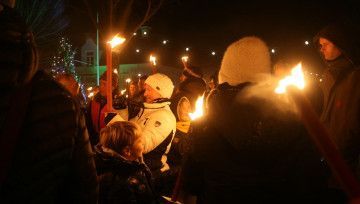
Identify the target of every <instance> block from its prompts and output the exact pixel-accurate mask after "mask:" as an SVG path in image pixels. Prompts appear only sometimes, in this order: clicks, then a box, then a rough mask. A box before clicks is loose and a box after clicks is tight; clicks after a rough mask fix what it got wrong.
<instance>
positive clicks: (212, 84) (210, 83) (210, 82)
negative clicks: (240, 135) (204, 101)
mask: <svg viewBox="0 0 360 204" xmlns="http://www.w3.org/2000/svg"><path fill="white" fill-rule="evenodd" d="M208 85H209V88H210V89H211V90H212V89H215V82H214V80H210V81H209V83H208Z"/></svg>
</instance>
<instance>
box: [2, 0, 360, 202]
mask: <svg viewBox="0 0 360 204" xmlns="http://www.w3.org/2000/svg"><path fill="white" fill-rule="evenodd" d="M13 3H14V1H12V0H1V1H0V73H1V75H0V89H1V92H2V96H3V97H2V100H1V103H0V107H1V109H2V110H3V111H2V112H1V113H0V121H1V126H0V151H1V153H0V157H1V171H0V202H1V203H23V202H27V203H176V202H181V203H235V202H236V203H241V202H242V203H348V202H353V203H356V202H359V200H360V197H357V196H360V192H357V193H358V194H356V193H355V194H354V193H353V192H352V193H349V192H348V190H349V189H345V188H343V186H342V185H341V184H342V183H343V181H341V180H339V178H340V177H339V175H334V172H332V171H331V168H330V167H329V166H330V165H331V164H329V161H327V160H325V159H324V156H323V155H321V154H320V151H319V150H318V149H317V147H316V146H315V144H313V142H312V140H311V139H310V138H311V137H309V132H308V130H307V129H306V127H305V126H304V125H303V122H302V121H301V119H300V117H299V113H298V111H296V107H295V106H294V105H293V103H292V101H291V100H288V98H285V97H284V96H280V95H277V94H276V93H275V92H274V87H275V86H276V85H277V84H276V83H274V78H275V79H276V80H275V81H278V79H279V78H283V77H284V76H286V75H287V74H289V73H290V69H289V67H291V66H290V65H289V64H288V63H287V62H286V61H279V62H277V63H274V62H271V57H270V53H269V47H268V46H267V44H266V42H264V41H263V40H262V39H261V38H259V37H256V36H245V37H242V38H240V39H239V40H237V41H235V42H233V43H231V44H230V45H229V46H228V48H227V49H226V51H225V53H224V55H223V58H222V62H221V66H220V69H219V71H218V74H216V75H213V76H211V78H210V80H209V81H208V83H207V82H206V80H204V70H202V69H201V68H200V67H197V66H194V65H191V64H189V63H184V68H183V72H182V74H181V76H179V80H180V83H179V84H178V85H177V86H176V87H175V85H174V82H173V81H172V80H171V79H170V78H169V77H168V76H166V75H165V74H162V73H152V74H151V75H149V76H143V77H141V78H140V79H139V82H138V83H137V84H136V83H130V84H129V87H128V90H127V93H128V96H127V97H124V95H121V94H119V90H118V75H117V74H115V73H113V75H112V81H111V82H112V83H111V84H112V93H113V96H112V97H113V104H111V105H112V106H111V107H112V108H111V110H109V109H108V106H107V91H106V86H107V83H108V81H107V76H106V73H104V74H103V75H102V76H101V77H100V87H99V92H98V93H97V94H96V95H95V96H94V97H93V98H92V100H91V101H90V102H89V103H88V104H87V106H86V107H85V108H82V105H83V104H81V102H80V100H79V98H78V97H77V96H78V94H79V86H78V85H77V83H76V81H75V80H74V78H73V77H72V76H71V75H67V74H64V75H59V76H58V77H56V78H53V77H51V76H50V75H48V74H47V73H46V71H44V70H40V69H39V68H38V64H37V62H38V58H39V56H38V54H37V50H36V44H35V42H34V39H33V36H32V32H31V31H30V29H29V28H28V26H27V25H26V23H25V21H24V20H23V19H22V17H20V16H19V15H18V13H17V12H16V11H15V10H14V9H13V8H12V7H13V6H14V4H13ZM357 34H358V31H357V30H356V29H355V26H352V25H349V24H347V23H337V24H332V25H330V26H327V27H325V28H324V29H322V30H320V32H319V33H318V34H317V35H316V36H315V37H314V43H315V44H316V45H318V48H319V52H320V56H321V57H322V59H323V60H324V62H325V65H326V66H327V67H326V69H325V71H324V74H323V80H322V82H321V83H320V82H319V81H310V79H308V80H309V81H307V86H308V87H307V89H306V90H305V91H304V93H305V96H306V97H307V98H308V100H309V101H310V102H311V105H312V108H313V109H314V110H315V112H316V113H318V115H319V120H320V121H321V123H322V124H323V125H324V126H325V127H326V128H327V129H328V130H329V133H330V137H331V140H333V141H334V143H335V144H336V146H337V148H338V149H339V152H340V154H341V157H342V158H343V159H344V161H345V162H346V164H347V165H348V166H349V167H350V169H351V172H352V174H353V175H354V176H355V177H356V178H357V179H358V178H359V172H360V171H359V155H360V71H359V67H358V66H359V62H360V44H359V42H358V37H357ZM274 64H275V65H274ZM201 96H203V97H204V98H205V104H204V106H203V107H204V111H205V114H204V116H203V117H201V118H199V119H197V120H195V121H194V120H191V118H190V117H189V113H191V112H194V110H195V108H196V107H195V103H196V100H197V99H198V98H199V97H201ZM114 110H127V115H126V117H123V115H120V114H118V112H116V111H114ZM353 182H354V183H355V184H356V185H359V184H358V182H359V180H355V181H353ZM359 189H360V188H359ZM354 192H356V190H354ZM354 195H355V196H354Z"/></svg>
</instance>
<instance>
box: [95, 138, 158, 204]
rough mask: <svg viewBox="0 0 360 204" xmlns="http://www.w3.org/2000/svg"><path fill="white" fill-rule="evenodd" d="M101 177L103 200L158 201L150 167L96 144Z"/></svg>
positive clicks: (116, 201)
mask: <svg viewBox="0 0 360 204" xmlns="http://www.w3.org/2000/svg"><path fill="white" fill-rule="evenodd" d="M95 151H96V167H97V169H98V175H99V179H100V181H99V182H100V199H99V201H100V203H157V202H158V198H157V195H156V193H155V191H154V189H153V179H152V176H151V172H150V170H149V168H148V167H147V166H146V165H145V164H144V163H142V162H138V161H128V160H126V159H125V158H124V157H122V156H120V155H119V154H117V153H116V152H114V151H113V150H110V149H107V148H104V147H103V146H101V145H97V146H96V147H95Z"/></svg>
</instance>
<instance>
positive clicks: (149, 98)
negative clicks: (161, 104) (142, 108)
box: [144, 84, 161, 103]
mask: <svg viewBox="0 0 360 204" xmlns="http://www.w3.org/2000/svg"><path fill="white" fill-rule="evenodd" d="M144 97H145V102H146V103H152V102H153V101H154V100H155V99H158V98H161V95H160V94H159V93H158V92H157V91H156V90H155V89H153V88H151V86H149V85H147V84H145V93H144Z"/></svg>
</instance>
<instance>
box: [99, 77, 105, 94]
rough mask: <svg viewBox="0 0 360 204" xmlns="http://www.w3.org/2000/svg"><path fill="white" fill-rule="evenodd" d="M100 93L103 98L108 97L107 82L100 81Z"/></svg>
mask: <svg viewBox="0 0 360 204" xmlns="http://www.w3.org/2000/svg"><path fill="white" fill-rule="evenodd" d="M99 92H100V94H101V95H102V96H106V81H105V80H100V88H99Z"/></svg>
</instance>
